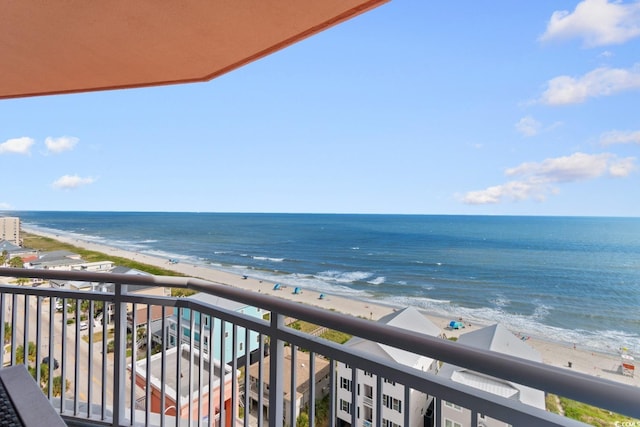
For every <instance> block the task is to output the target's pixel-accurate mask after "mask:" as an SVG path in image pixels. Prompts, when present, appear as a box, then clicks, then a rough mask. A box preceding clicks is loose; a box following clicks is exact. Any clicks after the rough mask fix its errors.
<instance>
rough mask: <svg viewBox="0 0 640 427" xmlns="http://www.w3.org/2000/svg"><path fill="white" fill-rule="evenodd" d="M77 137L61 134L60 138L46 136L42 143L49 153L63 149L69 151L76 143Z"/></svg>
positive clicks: (60, 151) (59, 151)
mask: <svg viewBox="0 0 640 427" xmlns="http://www.w3.org/2000/svg"><path fill="white" fill-rule="evenodd" d="M78 141H79V139H78V138H76V137H73V136H62V137H60V138H53V137H50V136H49V137H47V139H45V140H44V144H45V145H46V146H47V151H48V152H50V153H56V154H57V153H62V152H63V151H70V150H73V148H74V147H75V146H76V144H77V143H78Z"/></svg>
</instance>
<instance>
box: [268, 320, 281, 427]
mask: <svg viewBox="0 0 640 427" xmlns="http://www.w3.org/2000/svg"><path fill="white" fill-rule="evenodd" d="M282 328H284V316H283V315H282V314H281V313H275V314H274V313H271V331H272V333H271V336H272V337H277V336H278V335H279V334H278V332H279V330H280V329H282ZM274 341H275V342H274ZM269 362H270V363H269V425H270V426H277V425H280V424H281V423H282V420H283V413H282V411H283V408H282V400H283V395H284V382H283V367H284V341H282V340H281V339H279V338H277V339H275V340H274V339H271V341H270V344H269Z"/></svg>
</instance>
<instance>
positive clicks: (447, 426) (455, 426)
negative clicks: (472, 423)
mask: <svg viewBox="0 0 640 427" xmlns="http://www.w3.org/2000/svg"><path fill="white" fill-rule="evenodd" d="M444 427H462V424H460V423H456V422H455V421H451V420H449V419H447V418H445V419H444Z"/></svg>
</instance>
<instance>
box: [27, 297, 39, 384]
mask: <svg viewBox="0 0 640 427" xmlns="http://www.w3.org/2000/svg"><path fill="white" fill-rule="evenodd" d="M42 323H43V322H42V298H36V384H40V373H41V372H40V369H38V364H39V363H40V349H41V348H42V331H41V330H42V329H43V326H42ZM28 324H29V319H27V318H26V317H25V318H24V320H23V325H24V326H23V328H24V334H25V335H24V364H25V365H27V366H28V365H29V347H30V346H29V336H28V335H29V334H28V332H29V328H28V326H27V325H28Z"/></svg>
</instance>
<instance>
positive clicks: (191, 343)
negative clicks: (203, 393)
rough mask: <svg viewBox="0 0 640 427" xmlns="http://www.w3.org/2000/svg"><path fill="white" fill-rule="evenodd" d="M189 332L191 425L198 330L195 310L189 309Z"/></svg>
mask: <svg viewBox="0 0 640 427" xmlns="http://www.w3.org/2000/svg"><path fill="white" fill-rule="evenodd" d="M189 330H190V331H191V333H190V335H191V336H190V338H189V375H188V376H189V379H188V380H189V381H188V384H189V390H188V393H187V398H188V399H189V401H188V405H187V408H188V410H189V414H188V415H187V424H188V425H192V424H191V419H192V416H193V348H194V345H195V333H196V332H195V330H196V316H195V314H194V312H193V309H189Z"/></svg>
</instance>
